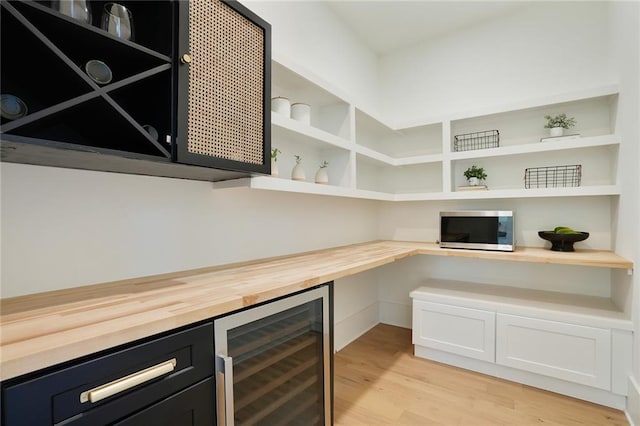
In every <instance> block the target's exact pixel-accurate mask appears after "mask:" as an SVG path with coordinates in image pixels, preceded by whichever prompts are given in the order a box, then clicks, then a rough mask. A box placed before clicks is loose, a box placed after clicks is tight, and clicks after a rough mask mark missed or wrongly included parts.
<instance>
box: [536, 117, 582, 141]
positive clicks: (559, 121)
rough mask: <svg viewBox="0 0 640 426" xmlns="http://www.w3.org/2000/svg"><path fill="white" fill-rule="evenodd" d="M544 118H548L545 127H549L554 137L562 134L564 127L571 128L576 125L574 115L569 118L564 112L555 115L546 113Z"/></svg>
mask: <svg viewBox="0 0 640 426" xmlns="http://www.w3.org/2000/svg"><path fill="white" fill-rule="evenodd" d="M544 118H545V119H546V120H547V124H546V125H545V126H544V128H545V129H549V134H550V136H552V137H556V136H562V134H563V133H564V129H570V128H571V127H573V126H575V125H576V119H575V118H573V117H571V118H568V117H567V114H565V113H564V112H563V113H562V114H558V115H554V116H551V115H545V116H544Z"/></svg>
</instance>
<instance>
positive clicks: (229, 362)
mask: <svg viewBox="0 0 640 426" xmlns="http://www.w3.org/2000/svg"><path fill="white" fill-rule="evenodd" d="M216 387H217V390H218V392H217V397H216V399H217V406H218V413H217V414H218V415H217V417H218V426H234V415H233V358H231V357H230V356H226V355H216Z"/></svg>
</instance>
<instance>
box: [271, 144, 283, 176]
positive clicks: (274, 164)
mask: <svg viewBox="0 0 640 426" xmlns="http://www.w3.org/2000/svg"><path fill="white" fill-rule="evenodd" d="M278 154H282V151H280V150H279V149H278V148H273V149H272V150H271V176H275V177H277V176H278Z"/></svg>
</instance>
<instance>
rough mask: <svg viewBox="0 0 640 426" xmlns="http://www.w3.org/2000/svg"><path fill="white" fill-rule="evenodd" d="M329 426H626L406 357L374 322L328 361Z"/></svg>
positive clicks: (403, 337) (404, 335) (548, 395)
mask: <svg viewBox="0 0 640 426" xmlns="http://www.w3.org/2000/svg"><path fill="white" fill-rule="evenodd" d="M334 400H335V424H336V425H345V426H358V425H367V426H373V425H446V426H449V425H472V426H480V425H492V426H493V425H533V424H537V425H539V424H545V425H554V426H557V425H594V426H596V425H597V426H606V425H628V424H629V423H628V422H627V420H626V418H625V415H624V413H623V412H622V411H618V410H614V409H611V408H608V407H603V406H599V405H596V404H592V403H589V402H585V401H581V400H578V399H574V398H570V397H566V396H562V395H559V394H555V393H552V392H547V391H544V390H540V389H536V388H533V387H530V386H525V385H521V384H518V383H514V382H509V381H506V380H502V379H498V378H494V377H490V376H486V375H484V374H480V373H475V372H472V371H468V370H463V369H460V368H456V367H451V366H448V365H444V364H440V363H437V362H432V361H428V360H425V359H421V358H416V357H414V356H413V346H412V345H411V330H408V329H404V328H399V327H393V326H390V325H384V324H380V325H378V326H376V327H374V328H373V329H372V330H371V331H369V332H368V333H366V334H365V335H364V336H362V337H360V338H359V339H357V340H356V341H355V342H353V343H351V344H350V345H348V346H347V347H346V348H344V349H343V350H341V351H340V352H338V353H337V354H336V357H335V399H334Z"/></svg>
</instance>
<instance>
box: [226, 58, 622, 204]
mask: <svg viewBox="0 0 640 426" xmlns="http://www.w3.org/2000/svg"><path fill="white" fill-rule="evenodd" d="M272 64H273V66H272V80H273V81H272V87H273V90H272V92H273V96H284V97H287V98H289V100H290V101H291V103H295V102H303V103H307V104H309V105H310V106H311V123H310V124H305V123H302V122H299V121H296V120H293V119H291V118H290V117H284V116H281V115H279V114H278V113H273V114H272V146H273V147H274V148H278V149H280V150H281V151H282V154H281V155H280V157H279V158H278V166H279V167H278V168H279V173H280V175H279V178H272V177H267V176H257V177H253V178H244V179H239V180H236V181H225V182H221V183H215V184H214V187H215V188H230V187H247V186H248V187H251V188H258V189H268V190H276V191H293V192H307V193H316V194H326V195H333V196H343V197H353V198H368V199H376V200H388V201H419V200H459V199H479V198H487V199H496V198H527V197H555V196H563V197H564V196H609V195H619V194H620V188H619V186H618V184H617V163H618V146H619V144H620V139H619V137H618V136H617V134H616V126H615V124H616V123H615V120H616V110H617V102H618V88H617V86H615V85H612V86H605V87H597V88H586V89H585V90H582V91H580V92H574V93H568V94H560V95H557V96H549V97H546V98H543V99H533V100H527V101H524V102H520V103H517V104H512V105H505V106H503V107H501V108H494V109H492V110H486V111H475V112H466V113H460V114H451V115H449V116H447V117H439V118H438V119H431V118H425V119H424V120H422V121H419V122H411V123H404V124H392V123H387V122H385V120H383V119H381V118H379V117H378V116H377V115H376V114H375V113H373V112H371V111H368V110H367V109H366V108H363V107H362V106H361V105H359V104H357V103H356V102H355V101H354V100H352V99H350V97H349V96H348V95H347V94H345V93H342V91H341V90H340V89H338V88H336V87H333V86H332V85H331V84H330V83H328V82H326V81H324V80H323V79H322V78H321V77H319V76H317V75H315V74H313V72H311V71H309V70H306V69H303V68H302V67H300V66H299V65H296V64H294V63H293V62H291V61H290V60H283V59H275V60H274V61H273V62H272ZM563 112H564V113H566V114H567V115H569V116H570V117H575V118H576V120H577V125H576V127H575V128H574V129H571V130H572V131H571V133H578V134H579V135H580V137H579V138H577V139H568V140H552V141H545V142H541V138H544V137H547V136H548V131H547V129H544V125H545V123H546V120H545V119H544V116H545V115H547V114H551V115H555V114H558V113H563ZM493 129H496V130H499V131H500V143H499V147H496V148H487V149H477V150H469V151H459V152H456V151H455V149H454V147H453V140H454V138H455V136H456V135H461V134H466V133H474V132H481V131H485V130H493ZM294 155H300V156H301V157H302V158H303V165H304V167H305V171H306V175H307V182H297V181H296V182H290V181H289V180H290V177H291V169H292V168H293V166H294V164H295V160H294ZM323 161H328V162H329V167H328V169H327V170H328V174H329V185H321V186H320V187H315V186H314V185H310V184H309V183H312V182H313V176H314V175H315V172H316V171H317V169H318V167H319V165H320V164H321V163H322V162H323ZM576 164H579V165H581V166H582V169H581V184H580V186H576V187H572V186H568V187H559V188H555V187H549V188H529V189H525V184H524V173H525V169H527V168H533V167H550V166H551V167H553V166H565V165H576ZM472 165H478V166H480V167H484V168H485V170H486V171H487V174H488V178H487V181H486V182H485V183H486V184H487V185H488V186H489V190H488V191H458V190H457V189H458V187H460V186H465V185H466V180H465V179H464V176H463V172H464V171H465V170H466V169H467V168H468V167H470V166H472Z"/></svg>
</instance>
